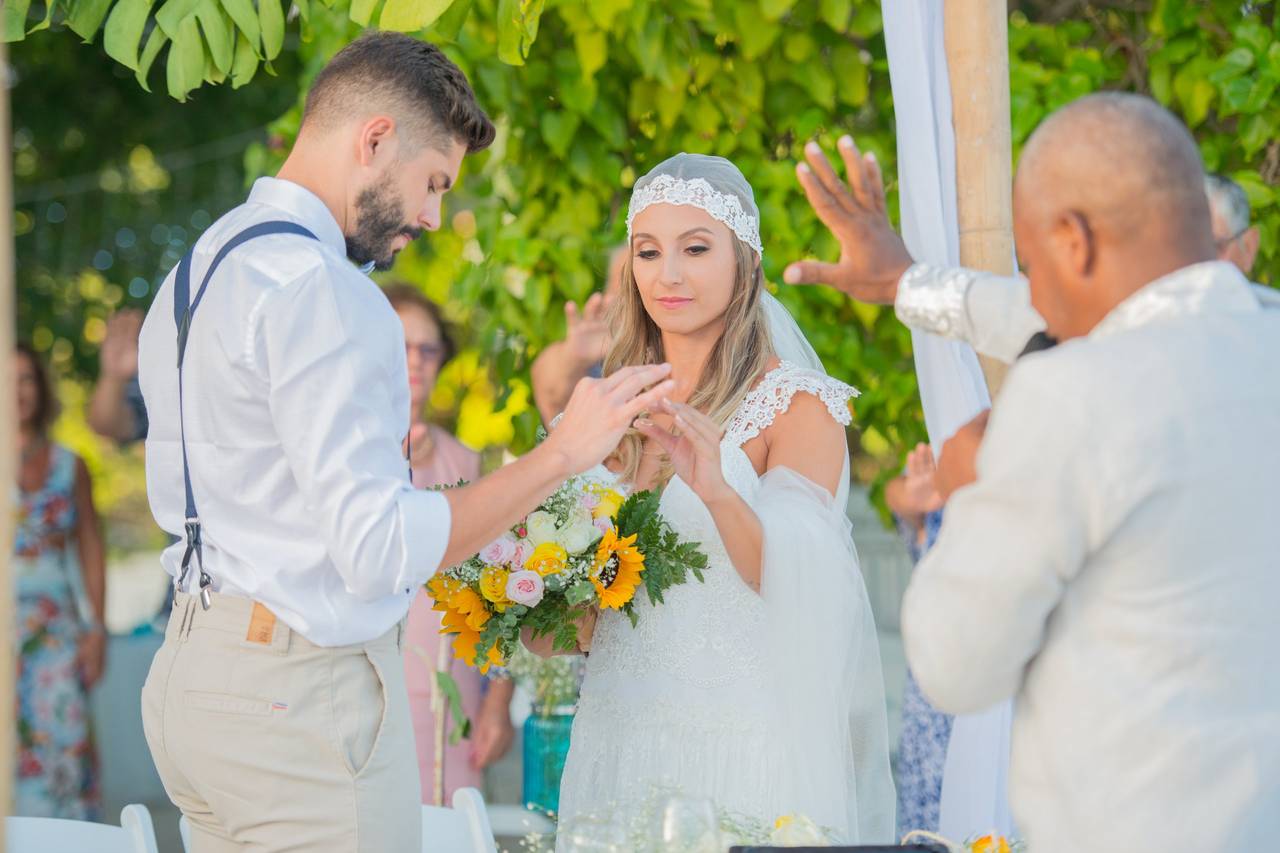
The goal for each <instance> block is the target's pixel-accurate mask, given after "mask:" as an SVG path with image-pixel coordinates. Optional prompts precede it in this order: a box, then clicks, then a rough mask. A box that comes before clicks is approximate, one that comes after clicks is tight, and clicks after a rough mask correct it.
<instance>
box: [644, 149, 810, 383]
mask: <svg viewBox="0 0 1280 853" xmlns="http://www.w3.org/2000/svg"><path fill="white" fill-rule="evenodd" d="M654 204H674V205H686V206H690V207H696V208H698V209H700V210H703V211H705V212H706V213H707V214H709V215H710V216H711V218H713V219H715V220H716V221H718V222H722V223H724V225H725V226H727V227H728V228H729V230H730V231H732V232H733V233H734V234H736V235H737V237H738V239H739V240H741V241H742V242H743V243H745V244H747V245H748V246H750V247H751V248H752V249H754V250H755V252H756V254H757V255H759V256H760V257H761V258H763V257H764V244H763V243H762V242H761V241H760V208H759V207H757V206H756V198H755V193H754V192H752V190H751V184H750V183H748V182H747V179H746V177H744V176H743V174H742V172H741V170H739V169H738V167H737V166H735V165H733V163H731V162H730V161H728V160H726V159H725V158H723V157H713V156H711V155H708V154H685V153H681V154H677V155H676V156H674V157H670V158H668V159H666V160H663V161H662V162H661V163H659V164H658V165H657V166H655V167H653V169H652V170H650V171H649V173H648V174H647V175H645V176H644V177H643V178H641V179H640V180H638V181H636V185H635V189H634V190H633V191H632V194H631V206H630V207H629V208H628V209H627V242H628V243H630V242H631V227H632V225H633V224H634V223H635V219H636V217H637V216H639V215H640V213H641V211H643V210H644V209H645V208H646V207H649V206H650V205H654ZM760 301H761V306H762V308H763V310H764V315H765V319H766V320H767V321H768V323H769V336H770V337H771V338H772V339H773V350H774V352H775V353H777V355H778V357H779V358H781V359H782V360H783V361H789V362H791V363H792V364H796V365H799V366H801V367H807V368H809V369H811V370H818V371H821V372H823V373H826V370H825V369H824V368H823V366H822V361H821V359H819V358H818V354H817V353H816V352H814V349H813V347H812V346H811V345H810V344H809V341H808V339H806V338H805V336H804V333H803V332H801V331H800V327H799V326H797V325H796V321H795V320H794V319H793V318H792V317H791V312H789V311H787V309H786V308H785V307H784V306H783V304H782V303H781V302H779V301H778V300H777V298H775V297H774V296H773V294H771V293H769V292H768V291H763V292H762V293H761V294H760Z"/></svg>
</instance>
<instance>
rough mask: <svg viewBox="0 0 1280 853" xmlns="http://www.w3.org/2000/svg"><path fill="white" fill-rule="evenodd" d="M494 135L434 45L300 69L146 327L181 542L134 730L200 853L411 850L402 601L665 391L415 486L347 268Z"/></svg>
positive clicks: (151, 409)
mask: <svg viewBox="0 0 1280 853" xmlns="http://www.w3.org/2000/svg"><path fill="white" fill-rule="evenodd" d="M494 136H495V130H494V127H493V124H492V122H490V120H489V118H488V117H487V116H486V115H485V114H484V111H483V110H482V109H481V108H480V106H479V104H478V103H477V102H476V99H475V94H474V92H473V91H472V89H471V85H470V83H469V82H468V81H467V79H466V76H465V75H464V74H463V73H462V71H461V69H459V68H458V67H457V66H456V65H454V64H453V63H452V62H451V61H450V60H449V59H448V58H447V57H446V56H445V55H444V53H443V52H441V51H440V49H439V48H437V47H435V46H434V45H431V44H427V43H425V42H422V41H420V40H418V39H415V38H412V37H410V36H406V35H402V34H398V33H390V32H371V33H367V34H365V35H363V36H361V37H360V38H358V39H356V40H355V41H353V42H352V43H351V44H349V45H347V46H346V47H344V48H343V49H342V50H341V51H339V52H338V53H337V55H335V56H334V57H333V58H332V59H330V60H329V62H328V64H327V65H326V66H325V67H324V68H323V69H322V70H321V71H320V73H319V74H318V75H317V76H316V78H315V81H314V82H313V83H312V85H311V88H310V90H309V91H308V93H307V97H306V103H305V105H304V107H303V112H302V119H301V126H300V129H299V131H298V136H297V140H296V142H295V143H294V146H293V148H292V150H291V151H290V152H289V155H288V157H287V158H286V160H285V162H284V165H283V166H282V167H281V169H280V171H279V173H278V174H277V176H276V177H274V178H267V177H264V178H259V179H258V180H257V181H256V182H255V183H254V186H253V189H252V191H251V192H250V193H249V197H248V199H247V201H246V203H244V204H242V205H240V206H238V207H236V208H234V209H233V210H231V211H229V212H227V213H225V214H224V215H223V216H221V217H220V218H219V219H218V220H217V221H216V222H215V223H214V224H213V225H212V226H211V227H209V228H208V229H207V230H206V231H205V232H204V233H203V234H201V235H200V238H199V239H198V240H197V241H196V243H195V246H194V247H193V248H192V250H191V251H190V252H189V253H188V254H187V255H186V256H185V258H184V260H183V262H182V263H180V265H179V267H178V269H177V270H175V271H174V272H173V273H170V275H169V276H168V278H167V279H166V280H165V282H164V284H163V285H162V286H161V287H160V289H159V291H158V292H157V294H156V299H155V301H154V302H153V303H152V306H151V310H150V311H149V312H148V314H147V319H146V321H145V322H144V323H143V326H142V336H141V339H140V341H139V359H138V362H139V380H140V382H141V384H142V391H143V394H144V396H145V397H146V401H147V415H148V420H149V422H150V423H149V427H148V431H147V490H148V497H149V499H150V502H151V508H152V511H153V513H154V514H155V516H156V519H157V521H158V522H159V524H160V526H161V527H162V528H163V529H165V530H166V531H169V532H171V533H173V534H176V535H186V536H187V537H188V541H187V543H186V544H185V545H184V544H182V543H180V544H178V545H175V546H173V547H171V548H169V549H167V550H166V551H165V552H164V555H163V557H162V562H163V564H164V567H165V569H166V571H168V572H169V573H170V574H171V575H172V576H173V577H174V578H175V579H176V584H177V586H178V588H179V591H178V593H177V594H176V595H175V596H174V617H173V618H171V619H169V626H168V629H167V631H166V634H165V639H164V643H163V645H161V647H160V650H159V651H158V652H157V653H156V657H155V660H154V661H153V662H152V665H151V671H150V674H149V675H148V677H147V683H146V686H145V687H144V688H143V691H142V707H143V712H142V715H143V726H144V730H145V732H146V736H147V744H148V746H149V747H150V748H151V756H152V759H153V760H154V761H155V764H156V768H157V770H158V771H159V773H160V778H161V780H162V781H163V782H164V785H165V790H166V792H167V793H168V794H169V797H170V799H172V800H173V801H174V802H175V804H176V805H178V807H179V808H180V809H181V810H182V812H183V814H184V815H185V816H186V817H187V819H188V821H189V823H190V828H191V836H192V842H193V845H194V849H195V850H198V851H205V853H207V851H212V850H228V851H230V850H245V849H253V850H261V851H278V850H285V849H290V850H303V849H305V850H307V851H316V852H317V853H330V851H332V853H381V851H410V850H421V849H423V839H422V820H421V802H422V793H421V784H420V780H419V776H418V767H417V756H416V752H415V749H414V747H413V728H412V722H411V720H410V719H409V701H408V694H407V692H406V689H405V684H404V660H403V648H402V641H403V629H402V625H403V620H404V619H405V617H406V616H407V614H408V612H409V606H410V604H411V603H412V600H413V597H414V595H415V594H416V593H417V591H418V588H419V587H421V586H422V584H423V583H425V582H426V580H427V579H428V578H429V577H430V576H431V574H432V573H433V572H434V571H435V570H436V568H437V567H439V566H441V565H453V564H455V563H458V562H460V561H461V560H463V559H465V558H466V557H467V556H469V555H471V554H474V553H476V552H477V551H479V550H480V549H481V548H482V547H484V545H486V544H487V543H489V542H491V541H493V539H494V538H495V537H497V536H498V535H499V534H500V533H502V532H503V531H504V530H506V529H508V528H509V527H510V526H511V525H512V524H514V523H515V522H516V520H518V519H519V518H521V517H523V516H524V515H525V514H527V513H528V512H530V511H531V510H532V509H533V508H534V507H536V506H537V505H538V504H539V503H540V502H541V501H542V500H543V499H544V498H545V497H546V496H547V495H549V494H551V492H552V491H554V490H555V488H556V487H557V486H559V485H560V484H561V483H563V482H564V480H565V479H566V478H568V477H569V476H572V475H574V474H576V473H578V472H581V471H585V470H587V469H588V468H591V467H592V466H593V465H595V464H596V463H598V462H600V461H602V460H603V459H604V457H605V456H606V455H607V454H608V453H609V452H611V451H612V449H613V448H614V447H616V446H617V443H618V440H619V439H620V438H621V437H622V435H623V434H624V433H625V432H626V431H627V430H628V429H629V428H630V425H631V422H632V420H633V419H634V418H635V417H636V416H637V415H638V414H639V413H640V412H641V411H647V410H649V409H650V408H651V407H653V406H655V405H656V404H657V402H658V401H659V400H660V399H661V398H662V396H663V395H666V394H669V393H670V392H671V389H672V387H674V383H672V382H671V381H670V380H669V379H667V377H668V376H669V375H670V372H671V368H670V366H669V365H653V366H643V367H642V366H639V365H637V366H636V367H635V368H633V369H631V370H628V371H627V372H625V373H622V374H620V375H617V376H611V377H609V378H608V379H602V380H586V381H584V382H581V383H579V385H578V387H577V388H576V389H575V391H574V394H573V397H572V398H571V399H570V402H569V405H568V406H567V407H566V409H565V415H564V419H563V420H562V421H561V425H560V430H558V431H557V434H556V435H553V436H551V437H549V438H548V439H547V440H546V441H544V442H542V443H541V444H540V445H538V446H537V447H535V448H534V449H533V450H532V451H531V452H529V453H528V454H526V455H524V456H523V457H521V458H520V459H518V460H516V461H515V462H512V463H511V464H510V465H506V466H504V467H502V468H501V469H499V470H497V471H495V472H493V473H492V474H489V475H488V476H486V477H483V478H481V479H479V480H477V481H476V482H475V483H472V484H471V485H469V486H465V487H463V488H459V489H450V490H448V491H447V492H444V493H439V492H432V491H426V490H422V489H414V488H412V486H411V485H410V483H409V470H408V468H409V466H408V465H407V464H406V460H405V458H404V453H403V447H404V442H405V439H406V437H407V433H408V430H409V377H408V369H407V364H406V361H405V353H404V331H403V329H402V327H401V325H400V322H399V321H398V320H397V319H396V315H395V312H394V311H393V310H392V308H391V306H390V305H388V304H387V301H386V297H384V296H383V295H382V292H381V291H380V290H379V289H378V287H377V285H375V284H374V283H373V282H372V281H371V280H370V279H369V278H368V276H367V275H365V274H364V273H363V272H362V269H374V268H381V269H387V268H389V267H390V266H391V265H392V263H393V262H394V259H395V256H396V254H397V253H398V252H399V251H400V250H402V249H403V248H405V247H406V246H407V245H408V244H409V243H410V242H411V241H413V240H414V239H416V238H417V237H418V236H420V235H421V234H422V233H423V232H425V231H434V230H436V229H437V228H439V226H440V221H441V217H442V203H443V197H444V194H445V193H446V192H448V190H449V189H450V187H452V186H453V184H454V182H455V181H456V180H457V179H458V175H459V173H460V170H461V167H462V161H463V158H464V157H465V156H466V155H467V154H468V153H472V152H476V151H481V150H483V149H485V148H487V147H488V146H489V145H490V144H491V143H492V142H493V139H494ZM242 241H247V242H244V244H243V245H241V244H240V243H241V242H242ZM184 271H185V272H186V273H189V275H183V274H182V273H183V272H184ZM188 282H189V288H188V289H187V290H186V291H185V292H184V291H183V289H182V288H183V286H184V283H188ZM206 283H207V286H206ZM197 294H202V295H203V296H202V297H201V296H198V295H197ZM179 296H181V299H182V300H183V301H177V299H178V297H179ZM175 306H176V309H177V310H176V311H175ZM197 309H198V310H197ZM175 315H176V316H175ZM180 330H181V334H180ZM179 352H182V353H183V357H182V360H181V362H180V361H179V357H178V356H179ZM646 389H647V390H646ZM437 842H438V839H427V843H428V844H429V845H434V847H438V846H439V845H438V843H437ZM434 847H433V848H432V849H434Z"/></svg>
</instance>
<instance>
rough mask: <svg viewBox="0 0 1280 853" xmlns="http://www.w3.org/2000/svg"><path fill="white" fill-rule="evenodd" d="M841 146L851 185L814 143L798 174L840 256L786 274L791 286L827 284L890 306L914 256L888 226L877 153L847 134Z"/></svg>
mask: <svg viewBox="0 0 1280 853" xmlns="http://www.w3.org/2000/svg"><path fill="white" fill-rule="evenodd" d="M837 147H838V148H839V149H840V157H841V159H842V160H844V166H845V172H846V174H847V177H848V183H845V182H844V181H841V180H840V177H839V176H838V175H837V174H836V171H835V169H833V168H832V167H831V163H830V162H829V161H828V160H827V158H826V155H825V154H823V153H822V149H821V148H819V147H818V144H817V143H816V142H810V143H809V144H807V145H806V146H805V148H804V155H805V160H806V161H807V163H800V164H799V165H797V166H796V174H797V175H798V177H799V178H800V185H801V186H802V187H803V188H804V194H805V195H806V196H807V197H808V199H809V204H811V205H812V206H813V210H814V212H815V213H817V214H818V218H819V219H821V220H822V222H823V223H824V224H825V225H826V226H827V227H828V228H830V229H831V233H832V234H834V235H835V238H836V239H837V240H838V241H839V242H840V260H839V261H837V262H836V263H834V264H829V263H822V262H820V261H800V262H798V263H794V264H791V265H790V266H789V267H787V269H786V272H785V273H784V274H783V278H784V279H785V280H786V282H787V283H788V284H829V285H831V286H832V287H835V288H837V289H839V290H842V291H844V292H845V293H847V294H848V295H850V296H852V297H853V298H854V299H857V300H858V301H860V302H871V303H880V304H890V303H892V302H893V300H894V298H895V297H896V296H897V293H898V279H900V278H901V277H902V274H903V273H904V272H906V271H907V268H908V267H910V266H911V264H912V260H911V254H910V253H909V252H908V251H907V247H906V244H905V243H903V242H902V238H901V237H899V236H898V233H897V232H896V231H894V230H893V226H892V225H890V224H889V217H888V215H887V214H886V213H885V203H884V180H883V178H882V177H881V175H880V165H879V164H878V163H877V162H876V158H875V156H874V155H872V154H870V153H868V154H865V155H864V154H862V153H860V152H859V151H858V146H857V145H856V144H854V141H853V139H852V137H849V136H844V137H841V139H840V142H839V145H838V146H837Z"/></svg>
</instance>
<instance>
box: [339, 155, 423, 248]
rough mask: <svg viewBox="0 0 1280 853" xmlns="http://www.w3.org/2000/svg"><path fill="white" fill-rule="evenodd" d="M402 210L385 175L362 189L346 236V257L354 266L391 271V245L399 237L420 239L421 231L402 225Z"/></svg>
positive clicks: (389, 178) (402, 206)
mask: <svg viewBox="0 0 1280 853" xmlns="http://www.w3.org/2000/svg"><path fill="white" fill-rule="evenodd" d="M403 210H404V205H403V203H402V202H401V200H400V196H399V195H398V194H397V193H396V191H395V190H394V189H393V188H392V187H391V177H390V176H389V175H388V176H387V177H386V178H384V179H383V180H381V181H379V182H378V183H376V184H374V185H373V186H371V187H366V188H365V189H364V190H362V191H361V192H360V195H359V197H357V198H356V231H355V233H354V234H348V235H347V257H348V258H350V259H351V260H352V262H354V263H355V264H356V266H366V265H368V264H373V268H374V269H377V270H387V269H391V265H392V264H393V263H395V253H394V252H393V251H391V242H392V241H393V240H395V239H396V238H397V237H399V236H400V235H401V234H403V235H405V236H406V237H408V238H409V239H410V240H416V239H418V238H419V237H420V236H422V229H421V228H414V227H413V226H411V225H406V224H405V222H404V219H403V216H404V214H403V213H402V211H403Z"/></svg>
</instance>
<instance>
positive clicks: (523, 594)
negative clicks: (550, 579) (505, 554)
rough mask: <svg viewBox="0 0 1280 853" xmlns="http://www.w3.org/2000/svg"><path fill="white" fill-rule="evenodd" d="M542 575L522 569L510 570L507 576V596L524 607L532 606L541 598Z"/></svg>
mask: <svg viewBox="0 0 1280 853" xmlns="http://www.w3.org/2000/svg"><path fill="white" fill-rule="evenodd" d="M542 593H543V584H542V576H541V575H539V574H538V573H537V572H531V571H529V570H527V569H522V570H521V571H518V572H512V573H511V577H509V578H507V598H509V599H511V600H512V601H514V602H515V603H516V604H523V605H524V606H525V607H534V606H536V605H537V603H538V602H539V601H541V600H542Z"/></svg>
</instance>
